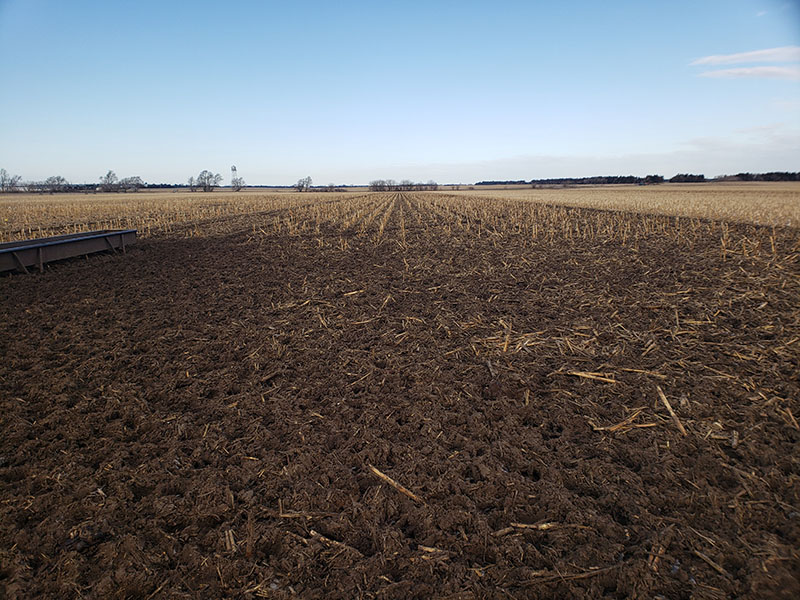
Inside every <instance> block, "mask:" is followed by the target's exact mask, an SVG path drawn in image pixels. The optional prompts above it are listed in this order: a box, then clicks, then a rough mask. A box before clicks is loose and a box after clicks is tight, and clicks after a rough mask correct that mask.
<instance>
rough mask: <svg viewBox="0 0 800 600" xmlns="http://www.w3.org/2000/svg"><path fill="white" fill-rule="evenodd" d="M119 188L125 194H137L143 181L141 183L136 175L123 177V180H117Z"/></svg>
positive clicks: (140, 179)
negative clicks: (129, 192) (130, 192)
mask: <svg viewBox="0 0 800 600" xmlns="http://www.w3.org/2000/svg"><path fill="white" fill-rule="evenodd" d="M119 187H120V188H121V189H123V190H125V191H126V192H128V191H132V192H138V191H139V190H140V189H141V188H143V187H144V181H142V178H141V177H139V176H138V175H137V176H135V177H125V178H124V179H120V180H119Z"/></svg>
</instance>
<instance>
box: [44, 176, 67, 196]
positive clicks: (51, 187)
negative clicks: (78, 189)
mask: <svg viewBox="0 0 800 600" xmlns="http://www.w3.org/2000/svg"><path fill="white" fill-rule="evenodd" d="M43 185H44V189H45V190H46V191H48V192H50V193H51V194H54V193H55V192H66V191H67V188H68V187H69V182H68V181H67V180H66V179H64V178H63V177H62V176H61V175H54V176H53V177H48V178H47V179H45V180H44V184H43Z"/></svg>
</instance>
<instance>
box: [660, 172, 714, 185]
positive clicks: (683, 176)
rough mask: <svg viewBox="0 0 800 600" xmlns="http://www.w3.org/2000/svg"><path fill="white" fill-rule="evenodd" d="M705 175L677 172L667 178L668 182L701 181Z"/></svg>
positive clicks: (704, 178)
mask: <svg viewBox="0 0 800 600" xmlns="http://www.w3.org/2000/svg"><path fill="white" fill-rule="evenodd" d="M705 180H706V176H705V175H703V174H702V173H701V174H700V175H692V174H691V173H678V174H677V175H675V176H674V177H670V178H669V182H670V183H703V182H704V181H705Z"/></svg>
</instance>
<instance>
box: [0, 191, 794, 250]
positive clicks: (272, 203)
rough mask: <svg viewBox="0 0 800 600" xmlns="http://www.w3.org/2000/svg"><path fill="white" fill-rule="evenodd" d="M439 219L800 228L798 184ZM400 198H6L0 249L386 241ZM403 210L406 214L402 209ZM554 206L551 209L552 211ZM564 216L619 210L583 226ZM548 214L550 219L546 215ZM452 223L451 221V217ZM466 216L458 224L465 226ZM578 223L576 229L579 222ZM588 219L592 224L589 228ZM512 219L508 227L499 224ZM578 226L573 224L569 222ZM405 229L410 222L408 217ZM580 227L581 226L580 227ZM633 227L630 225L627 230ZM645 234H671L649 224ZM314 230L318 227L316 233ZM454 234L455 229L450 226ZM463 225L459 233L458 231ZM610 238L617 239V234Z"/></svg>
mask: <svg viewBox="0 0 800 600" xmlns="http://www.w3.org/2000/svg"><path fill="white" fill-rule="evenodd" d="M424 197H425V198H427V200H426V205H428V209H431V210H432V211H433V214H434V215H436V214H437V213H438V214H439V216H440V217H443V216H445V215H450V214H451V213H452V215H461V217H464V218H466V219H467V221H468V222H471V221H472V219H477V221H478V222H481V223H484V224H488V223H492V224H493V225H492V226H493V227H495V228H500V229H504V228H505V227H517V228H519V227H522V226H523V224H525V225H524V226H525V227H530V229H531V232H532V235H538V233H539V232H542V233H545V234H547V232H550V234H553V233H554V232H556V231H561V230H562V229H563V230H564V231H565V232H566V233H565V235H568V236H572V235H573V234H576V235H577V234H580V235H590V234H591V235H594V234H595V233H594V232H599V231H605V230H606V229H607V228H609V227H610V228H611V229H614V230H615V231H616V230H619V232H621V233H620V235H621V236H622V237H623V238H625V239H627V237H628V235H629V233H628V232H629V231H630V223H629V221H630V220H629V219H627V218H626V214H628V215H631V214H634V213H641V214H645V215H653V217H654V218H658V217H659V216H680V217H689V218H691V219H711V220H716V221H728V222H741V223H752V224H763V225H775V226H787V225H788V226H792V227H799V226H800V183H725V184H667V185H659V186H642V187H640V186H595V187H573V188H543V189H532V188H517V189H511V190H496V189H493V190H484V189H475V190H465V191H458V192H453V191H449V190H448V191H442V192H433V193H426V194H424ZM395 199H396V195H395V194H367V193H364V192H344V193H302V194H300V193H289V192H275V191H269V192H264V191H243V192H237V193H234V192H230V191H227V190H226V191H217V192H212V193H189V192H185V191H159V192H139V193H135V194H56V195H36V194H8V195H2V196H0V242H4V241H14V240H20V239H27V238H32V237H45V236H49V235H57V234H62V233H74V232H79V231H90V230H94V229H117V228H119V229H127V228H132V229H137V230H138V231H139V235H140V236H142V237H149V236H153V235H168V234H173V233H175V232H176V231H177V230H178V229H180V230H181V231H182V232H184V233H185V232H188V233H190V234H191V232H192V231H193V230H196V229H197V228H198V227H199V226H201V225H202V224H203V223H208V222H214V221H218V220H219V219H220V218H228V217H235V216H239V215H241V216H244V215H252V216H253V218H254V219H253V223H255V222H259V223H264V222H265V221H264V219H261V218H260V217H262V216H265V217H268V219H267V220H268V221H270V222H274V223H275V225H276V226H277V227H280V228H284V229H286V230H287V231H289V232H293V231H295V230H296V229H297V228H298V227H299V228H301V229H304V228H305V227H306V226H312V227H313V229H315V230H319V227H320V225H321V224H322V223H325V222H328V223H340V224H341V226H342V227H344V228H345V229H347V228H356V229H358V230H359V231H360V232H364V231H366V230H367V229H370V228H371V227H372V224H373V222H375V223H376V224H377V231H376V233H375V235H376V237H377V238H378V239H380V238H381V236H382V234H383V230H384V228H385V227H386V225H387V223H388V221H389V218H390V216H391V214H392V210H393V207H395V204H396V202H395ZM397 206H398V208H399V207H400V205H399V204H398V205H397ZM548 206H549V207H552V209H548V208H547V207H548ZM563 207H586V208H595V209H605V210H612V211H619V212H616V213H607V214H606V216H605V217H602V216H601V215H596V216H594V217H593V216H591V215H589V214H586V215H583V216H582V217H580V218H578V217H576V215H574V214H571V215H568V214H567V212H565V210H566V209H565V208H563ZM543 211H544V212H543ZM452 215H451V216H452ZM461 217H459V218H461ZM576 219H577V221H576ZM587 219H588V220H587ZM503 220H507V221H508V222H507V223H505V224H503V223H501V222H500V221H503ZM565 220H567V221H575V222H569V223H566V222H564V221H565ZM401 221H402V226H403V227H404V223H405V221H404V219H403V218H402V217H401ZM578 221H580V222H578ZM626 223H627V224H626ZM643 223H645V225H646V227H645V225H642V227H645V229H647V228H648V227H649V228H650V229H652V228H653V227H656V228H659V227H662V226H663V227H666V225H663V224H659V223H660V222H659V221H652V223H651V222H650V221H647V222H643ZM312 224H313V225H312ZM449 226H450V225H448V227H449ZM456 226H458V225H456ZM609 231H610V230H609Z"/></svg>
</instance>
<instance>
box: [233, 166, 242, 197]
mask: <svg viewBox="0 0 800 600" xmlns="http://www.w3.org/2000/svg"><path fill="white" fill-rule="evenodd" d="M243 185H244V181H243V180H242V179H240V178H239V173H238V172H237V171H236V165H233V166H232V167H231V188H232V189H233V191H234V192H238V191H239V190H240V189H242V186H243Z"/></svg>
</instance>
